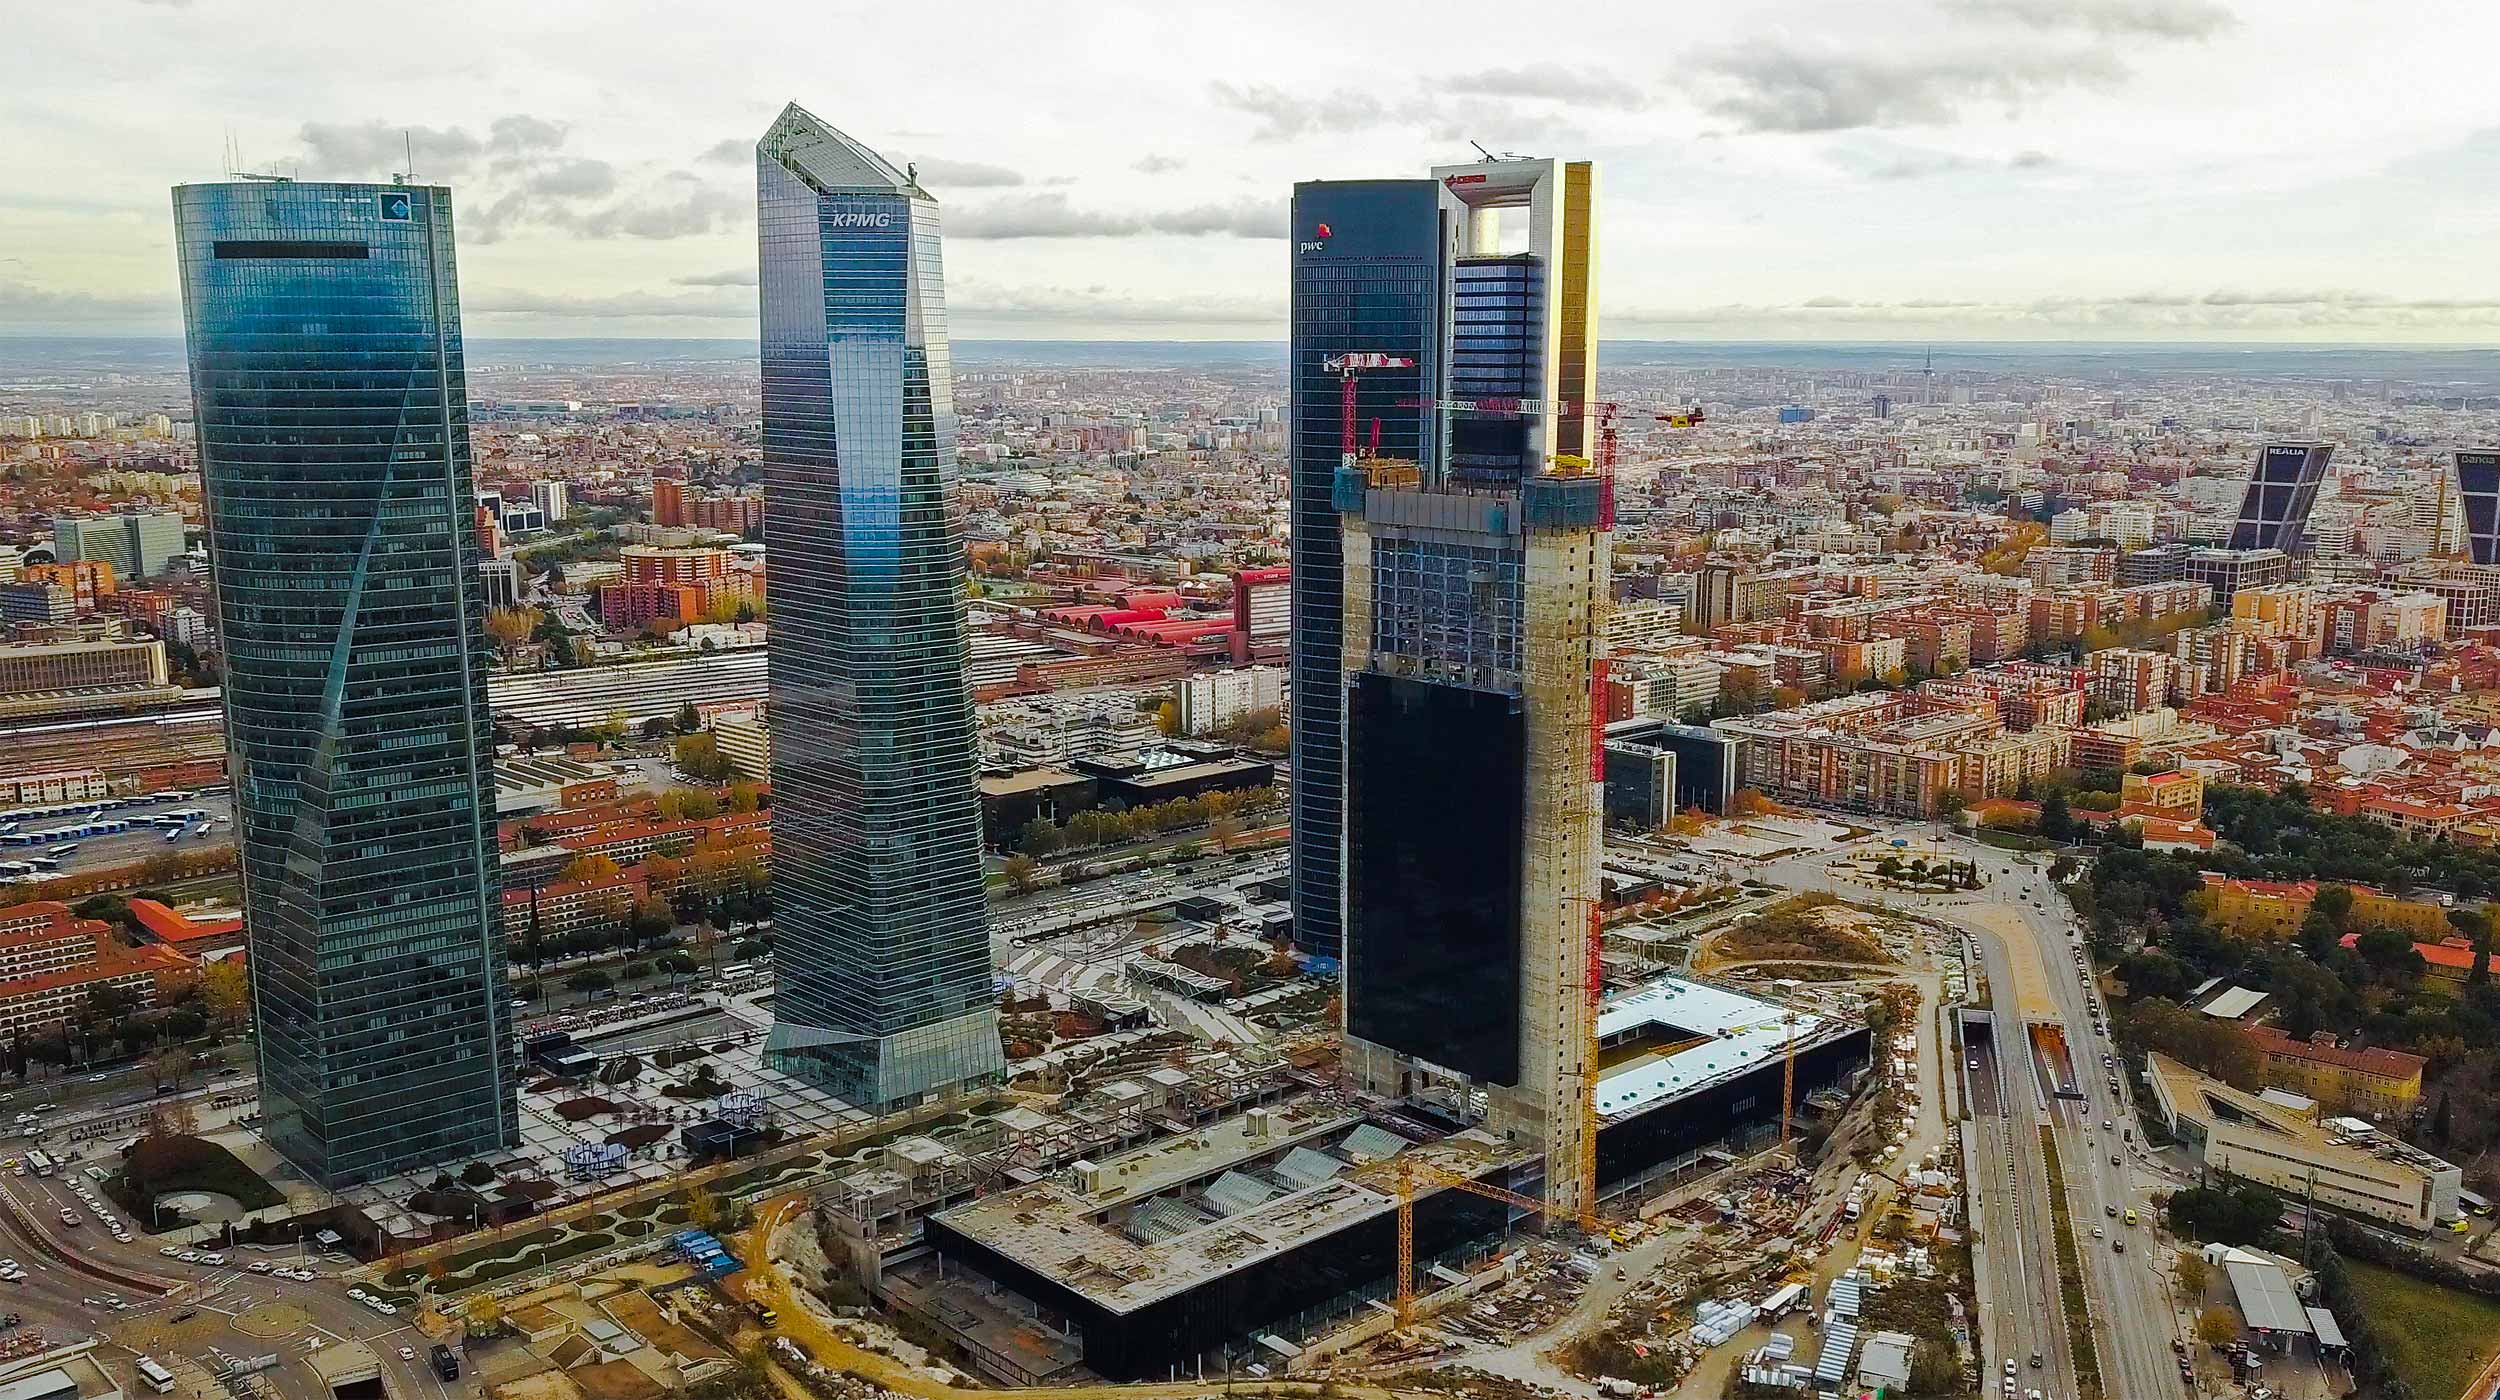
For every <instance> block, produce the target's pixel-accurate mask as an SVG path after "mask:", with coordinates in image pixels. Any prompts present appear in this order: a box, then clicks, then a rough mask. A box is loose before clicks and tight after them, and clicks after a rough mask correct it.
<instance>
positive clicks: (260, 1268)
mask: <svg viewBox="0 0 2500 1400" xmlns="http://www.w3.org/2000/svg"><path fill="white" fill-rule="evenodd" d="M243 1267H244V1268H247V1269H249V1270H251V1271H252V1272H253V1273H256V1274H265V1273H267V1272H269V1261H268V1260H266V1259H255V1260H253V1261H252V1262H251V1263H249V1264H246V1265H244V1266H243Z"/></svg>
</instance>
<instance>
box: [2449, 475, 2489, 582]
mask: <svg viewBox="0 0 2500 1400" xmlns="http://www.w3.org/2000/svg"><path fill="white" fill-rule="evenodd" d="M2453 460H2454V466H2453V467H2452V470H2454V471H2455V473H2456V483H2457V500H2458V503H2459V504H2460V505H2462V506H2463V507H2464V510H2465V551H2466V557H2467V558H2469V559H2472V560H2473V561H2474V562H2475V563H2477V564H2485V565H2490V564H2500V452H2492V451H2487V450H2482V449H2476V450H2473V451H2466V452H2459V453H2457V454H2456V455H2455V457H2454V459H2453Z"/></svg>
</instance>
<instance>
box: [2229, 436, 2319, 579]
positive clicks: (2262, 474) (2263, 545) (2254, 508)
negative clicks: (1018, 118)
mask: <svg viewBox="0 0 2500 1400" xmlns="http://www.w3.org/2000/svg"><path fill="white" fill-rule="evenodd" d="M2334 455H2335V449H2334V448H2333V447H2332V446H2329V445H2327V444H2325V443H2314V442H2272V443H2268V444H2266V446H2265V447H2264V448H2263V449H2262V450H2260V451H2259V452H2258V454H2257V467H2256V470H2254V471H2252V472H2250V473H2249V477H2248V490H2247V493H2246V495H2245V496H2243V497H2242V499H2241V501H2240V514H2239V519H2237V520H2235V521H2233V522H2232V524H2231V548H2233V549H2280V550H2283V551H2285V552H2286V553H2288V552H2290V551H2291V550H2293V549H2295V548H2297V547H2298V546H2299V544H2300V532H2301V531H2302V529H2304V528H2305V527H2306V526H2307V525H2308V524H2309V507H2310V505H2311V504H2312V503H2313V502H2315V501H2316V500H2317V498H2318V484H2319V483H2320V482H2322V481H2324V480H2326V465H2327V461H2328V459H2330V458H2331V457H2333V456H2334Z"/></svg>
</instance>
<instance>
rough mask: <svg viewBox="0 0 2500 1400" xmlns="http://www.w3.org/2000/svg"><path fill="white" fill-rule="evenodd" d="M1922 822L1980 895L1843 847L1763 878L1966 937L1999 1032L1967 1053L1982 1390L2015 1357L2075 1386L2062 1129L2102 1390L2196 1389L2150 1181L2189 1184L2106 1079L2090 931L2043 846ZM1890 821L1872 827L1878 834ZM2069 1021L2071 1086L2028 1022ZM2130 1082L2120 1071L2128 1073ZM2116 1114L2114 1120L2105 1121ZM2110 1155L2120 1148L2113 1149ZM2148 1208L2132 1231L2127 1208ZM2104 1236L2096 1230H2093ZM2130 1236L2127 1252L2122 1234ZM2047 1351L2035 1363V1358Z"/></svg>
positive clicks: (2024, 1378)
mask: <svg viewBox="0 0 2500 1400" xmlns="http://www.w3.org/2000/svg"><path fill="white" fill-rule="evenodd" d="M1913 830H1916V831H1918V834H1919V839H1920V841H1921V845H1922V849H1925V848H1926V847H1927V846H1928V845H1929V843H1930V842H1932V844H1933V847H1934V849H1935V850H1936V852H1937V853H1939V854H1942V855H1945V856H1948V857H1950V858H1952V859H1956V860H1968V861H1975V862H1976V863H1977V864H1978V865H1979V868H1980V870H1981V872H1982V873H1983V875H1984V876H1985V877H1986V884H1985V885H1984V887H1983V888H1982V889H1980V890H1978V891H1976V892H1973V893H1970V894H1955V895H1929V894H1916V893H1907V892H1902V891H1891V890H1881V889H1877V888H1875V887H1873V886H1870V885H1863V884H1859V883H1856V882H1855V881H1854V880H1852V879H1849V878H1847V877H1846V876H1845V875H1843V874H1842V873H1841V872H1839V871H1836V870H1835V869H1834V868H1833V865H1832V861H1833V857H1834V853H1833V852H1831V851H1829V850H1824V851H1815V852H1809V853H1806V854H1801V855H1796V856H1790V857H1786V858H1783V859H1781V860H1777V861H1773V862H1770V863H1768V864H1766V865H1765V866H1764V867H1762V870H1761V878H1763V879H1765V880H1767V881H1770V882H1771V883H1773V884H1777V885H1781V886H1785V887H1787V888H1791V889H1800V890H1820V891H1825V892H1828V893H1832V894H1836V895H1840V896H1842V897H1844V898H1848V899H1852V900H1856V901H1860V902H1868V903H1875V904H1880V905H1883V906H1886V907H1890V908H1893V909H1896V910H1899V911H1901V912H1903V913H1908V914H1916V915H1924V916H1927V917H1932V918H1935V919H1939V920H1942V921H1945V922H1948V923H1950V924H1952V925H1954V926H1956V927H1958V928H1960V929H1962V930H1964V931H1965V932H1966V933H1968V934H1969V935H1971V937H1972V945H1973V947H1974V949H1975V951H1976V953H1977V955H1978V962H1979V966H1980V968H1981V970H1982V971H1984V973H1985V975H1986V977H1987V983H1988V1006H1989V1009H1990V1010H1992V1011H1993V1013H1994V1017H1995V1025H1996V1028H1995V1034H1994V1043H1993V1044H1992V1045H1988V1046H1983V1047H1978V1050H1979V1053H1978V1054H1977V1058H1978V1059H1979V1061H1980V1067H1979V1068H1978V1069H1977V1070H1972V1069H1970V1068H1969V1067H1968V1066H1969V1060H1970V1059H1971V1058H1972V1057H1971V1056H1970V1055H1969V1054H1966V1055H1965V1057H1964V1071H1963V1072H1964V1074H1965V1076H1966V1094H1967V1097H1968V1101H1969V1103H1970V1104H1971V1109H1972V1121H1971V1123H1970V1126H1969V1133H1970V1140H1969V1144H1968V1149H1969V1151H1968V1155H1969V1158H1970V1160H1971V1162H1972V1164H1973V1170H1972V1178H1971V1183H1970V1187H1971V1191H1972V1194H1973V1198H1974V1201H1973V1216H1974V1219H1975V1220H1976V1221H1977V1223H1978V1227H1979V1237H1980V1246H1979V1248H1977V1249H1976V1250H1974V1251H1973V1255H1974V1274H1975V1276H1976V1277H1975V1286H1976V1288H1977V1290H1978V1292H1979V1306H1980V1311H1981V1319H1980V1322H1981V1329H1980V1335H1981V1337H1982V1338H1983V1340H1984V1341H1985V1342H1986V1343H1987V1346H1988V1349H1989V1350H1988V1354H1987V1355H1986V1356H1985V1357H1984V1358H1983V1360H1984V1361H1985V1363H1986V1369H1987V1372H1988V1374H1987V1377H1986V1387H1987V1388H1986V1392H1985V1393H1987V1394H1991V1395H2000V1396H2001V1394H2002V1386H2003V1380H2004V1376H2005V1368H2004V1363H2005V1361H2006V1360H2007V1359H2009V1358H2010V1359H2012V1360H2013V1361H2014V1362H2015V1363H2016V1365H2015V1372H2016V1375H2015V1382H2014V1385H2015V1396H2016V1400H2023V1397H2024V1396H2025V1394H2026V1393H2027V1392H2028V1391H2030V1390H2033V1389H2038V1390H2039V1391H2041V1393H2042V1395H2043V1397H2044V1400H2068V1397H2072V1396H2075V1395H2077V1394H2078V1393H2079V1391H2080V1386H2079V1381H2078V1377H2077V1376H2076V1374H2075V1367H2074V1363H2073V1353H2072V1351H2071V1349H2070V1347H2069V1335H2068V1334H2069V1328H2068V1325H2067V1321H2066V1316H2065V1308H2064V1305H2063V1302H2062V1299H2061V1297H2060V1292H2059V1283H2058V1275H2057V1264H2056V1253H2055V1244H2056V1242H2055V1238H2054V1234H2053V1231H2054V1228H2055V1226H2054V1219H2053V1216H2052V1213H2051V1211H2050V1208H2049V1207H2050V1194H2049V1193H2050V1190H2051V1183H2050V1180H2049V1170H2048V1160H2047V1154H2046V1152H2045V1150H2044V1149H2043V1147H2042V1146H2041V1140H2040V1133H2041V1129H2042V1128H2044V1127H2045V1128H2047V1129H2048V1130H2049V1131H2050V1132H2051V1133H2052V1134H2053V1136H2054V1140H2055V1142H2056V1145H2057V1150H2058V1155H2059V1158H2060V1167H2061V1168H2062V1174H2063V1176H2064V1177H2065V1181H2064V1182H2063V1183H2061V1184H2060V1188H2059V1189H2062V1190H2063V1191H2064V1192H2065V1194H2066V1204H2067V1211H2068V1214H2069V1216H2070V1218H2071V1221H2072V1226H2073V1230H2074V1234H2075V1245H2076V1249H2077V1252H2078V1256H2079V1258H2080V1260H2081V1263H2082V1268H2083V1275H2084V1279H2083V1282H2084V1290H2085V1298H2086V1303H2087V1308H2088V1311H2089V1313H2090V1316H2091V1317H2092V1318H2093V1320H2094V1326H2093V1328H2092V1332H2093V1336H2092V1337H2091V1338H2090V1339H2088V1340H2089V1344H2090V1345H2093V1346H2095V1347H2096V1348H2097V1351H2096V1352H2095V1356H2096V1362H2097V1365H2098V1367H2099V1369H2100V1372H2101V1381H2102V1393H2103V1394H2105V1395H2108V1396H2113V1397H2118V1400H2155V1398H2156V1397H2161V1400H2174V1398H2175V1397H2178V1396H2181V1395H2182V1394H2185V1393H2188V1391H2187V1388H2186V1387H2185V1386H2183V1385H2182V1383H2181V1381H2180V1378H2179V1371H2178V1364H2177V1360H2176V1357H2175V1354H2174V1353H2173V1352H2172V1350H2171V1343H2172V1342H2173V1341H2174V1340H2176V1339H2179V1338H2180V1337H2182V1336H2183V1333H2182V1331H2181V1328H2182V1326H2183V1323H2182V1321H2181V1319H2180V1318H2179V1315H2178V1314H2177V1313H2176V1311H2175V1310H2174V1309H2173V1308H2172V1306H2171V1304H2170V1293H2169V1288H2168V1279H2167V1273H2166V1264H2167V1260H2166V1258H2165V1257H2164V1256H2165V1253H2166V1251H2165V1249H2164V1248H2163V1247H2162V1246H2161V1244H2160V1242H2159V1241H2158V1239H2157V1238H2156V1233H2155V1230H2154V1229H2153V1226H2152V1221H2151V1211H2150V1207H2149V1195H2150V1193H2151V1192H2152V1191H2153V1190H2154V1189H2156V1188H2161V1189H2167V1188H2169V1187H2172V1186H2175V1185H2178V1184H2180V1183H2177V1182H2174V1181H2171V1180H2168V1179H2166V1178H2164V1177H2162V1176H2161V1174H2160V1172H2159V1169H2158V1167H2157V1164H2156V1163H2155V1162H2154V1161H2153V1159H2152V1158H2151V1157H2150V1156H2149V1155H2148V1154H2146V1153H2145V1152H2144V1150H2143V1149H2142V1146H2141V1144H2136V1143H2131V1142H2127V1141H2124V1140H2123V1139H2122V1136H2121V1135H2122V1132H2123V1131H2124V1130H2125V1129H2128V1128H2130V1127H2132V1125H2133V1123H2134V1114H2133V1110H2131V1109H2129V1108H2128V1107H2127V1106H2126V1103H2125V1101H2124V1099H2123V1097H2122V1096H2120V1095H2114V1094H2112V1093H2111V1092H2110V1090H2109V1088H2108V1078H2109V1071H2107V1070H2106V1069H2104V1068H2103V1061H2102V1057H2103V1055H2105V1054H2109V1055H2114V1054H2115V1053H2116V1046H2115V1044H2114V1042H2112V1041H2111V1040H2110V1039H2109V1038H2108V1036H2107V1035H2105V1034H2103V1033H2102V1032H2101V1031H2098V1030H2096V1029H2095V1028H2094V1019H2093V1015H2094V1007H2093V998H2094V997H2095V996H2096V995H2097V994H2096V993H2094V992H2092V991H2090V990H2089V989H2088V987H2087V984H2086V981H2085V979H2084V976H2083V975H2082V973H2081V972H2080V970H2079V969H2078V968H2077V967H2076V965H2075V962H2074V950H2075V949H2076V948H2078V947H2079V946H2080V944H2079V942H2078V941H2077V940H2078V938H2079V936H2080V930H2079V929H2078V927H2077V926H2076V925H2075V923H2074V920H2073V918H2072V910H2071V908H2070V907H2069V906H2068V905H2067V904H2066V902H2065V898H2064V896H2063V895H2061V894H2059V893H2058V892H2057V890H2056V888H2055V886H2054V885H2053V884H2052V883H2051V882H2050V881H2049V879H2048V877H2047V873H2046V869H2047V859H2046V857H2040V858H2037V860H2036V861H2035V859H2034V858H2032V857H2027V856H2024V855H2020V854H2016V853H2012V852H2007V851H2002V850H1998V849H1997V848H1995V847H1992V846H1986V845H1981V844H1979V843H1977V842H1972V841H1966V840H1963V839H1960V838H1958V837H1950V836H1944V837H1938V836H1934V835H1932V834H1930V831H1929V830H1928V829H1913ZM1892 834H1893V833H1886V834H1884V835H1878V836H1875V837H1869V838H1866V840H1865V841H1862V842H1860V843H1858V844H1859V845H1861V846H1865V845H1871V844H1874V843H1879V842H1881V841H1884V840H1886V839H1888V837H1889V836H1891V835H1892ZM2034 1024H2047V1025H2056V1026H2059V1027H2062V1028H2063V1030H2064V1033H2065V1036H2066V1041H2067V1044H2068V1046H2069V1049H2070V1054H2071V1060H2072V1069H2073V1076H2074V1077H2073V1080H2072V1088H2073V1090H2074V1091H2076V1092H2079V1093H2080V1094H2081V1095H2082V1096H2083V1097H2082V1098H2081V1099H2080V1100H2074V1099H2067V1098H2063V1097H2059V1096H2057V1095H2056V1094H2055V1093H2054V1092H2053V1091H2052V1089H2051V1087H2050V1086H2049V1085H2048V1084H2047V1081H2046V1079H2045V1077H2044V1074H2043V1073H2042V1072H2041V1071H2040V1069H2039V1068H2038V1067H2037V1066H2036V1065H2035V1062H2034V1055H2033V1051H2032V1047H2031V1045H2030V1042H2029V1035H2028V1027H2030V1026H2031V1025H2034ZM2123 1083H2124V1080H2123V1079H2122V1080H2121V1084H2122V1085H2123ZM2104 1120H2106V1121H2107V1122H2108V1123H2109V1124H2110V1127H2109V1129H2108V1130H2107V1131H2103V1130H2102V1129H2101V1127H2100V1124H2101V1122H2102V1121H2104ZM2113 1156H2115V1157H2117V1158H2118V1159H2119V1160H2118V1161H2117V1162H2116V1163H2113V1162H2112V1161H2111V1158H2112V1157H2113ZM2130 1208H2132V1209H2135V1210H2136V1211H2137V1212H2138V1214H2139V1219H2140V1220H2141V1221H2142V1222H2143V1223H2141V1224H2139V1225H2138V1226H2136V1227H2135V1228H2133V1229H2130V1228H2128V1227H2127V1226H2126V1225H2125V1224H2124V1219H2125V1214H2126V1212H2127V1211H2128V1210H2129V1209H2130ZM2096 1229H2097V1230H2099V1231H2101V1236H2100V1237H2098V1238H2096V1237H2095V1236H2094V1233H2093V1232H2094V1231H2095V1230H2096ZM2119 1240H2123V1241H2124V1242H2125V1243H2126V1246H2127V1248H2126V1250H2125V1252H2123V1253H2121V1252H2119V1251H2118V1250H2117V1248H2116V1247H2115V1242H2116V1241H2119ZM2035 1352H2036V1353H2038V1355H2039V1357H2040V1365H2039V1366H2038V1367H2036V1368H2035V1367H2033V1366H2032V1365H2031V1364H2030V1361H2031V1357H2032V1355H2033V1353H2035Z"/></svg>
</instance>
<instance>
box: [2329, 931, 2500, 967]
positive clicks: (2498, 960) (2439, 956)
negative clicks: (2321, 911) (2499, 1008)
mask: <svg viewBox="0 0 2500 1400" xmlns="http://www.w3.org/2000/svg"><path fill="white" fill-rule="evenodd" d="M2360 941H2361V935H2360V934H2357V933H2348V934H2345V935H2344V937H2343V944H2344V946H2345V947H2347V948H2350V947H2352V946H2354V945H2355V944H2357V943H2359V942H2360ZM2413 951H2415V952H2417V953H2420V954H2421V955H2422V961H2423V962H2424V963H2426V964H2428V965H2430V966H2432V967H2444V968H2447V969H2448V970H2450V971H2452V972H2456V973H2460V974H2462V973H2467V972H2471V971H2473V970H2474V944H2473V942H2472V941H2471V940H2468V939H2463V938H2443V939H2441V940H2439V941H2438V942H2437V943H2421V942H2416V943H2415V944H2414V945H2413ZM2484 966H2485V967H2486V968H2488V969H2489V970H2490V971H2491V972H2492V973H2493V974H2495V975H2500V953H2494V954H2492V955H2491V956H2490V958H2489V960H2487V961H2486V962H2485V963H2484Z"/></svg>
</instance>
